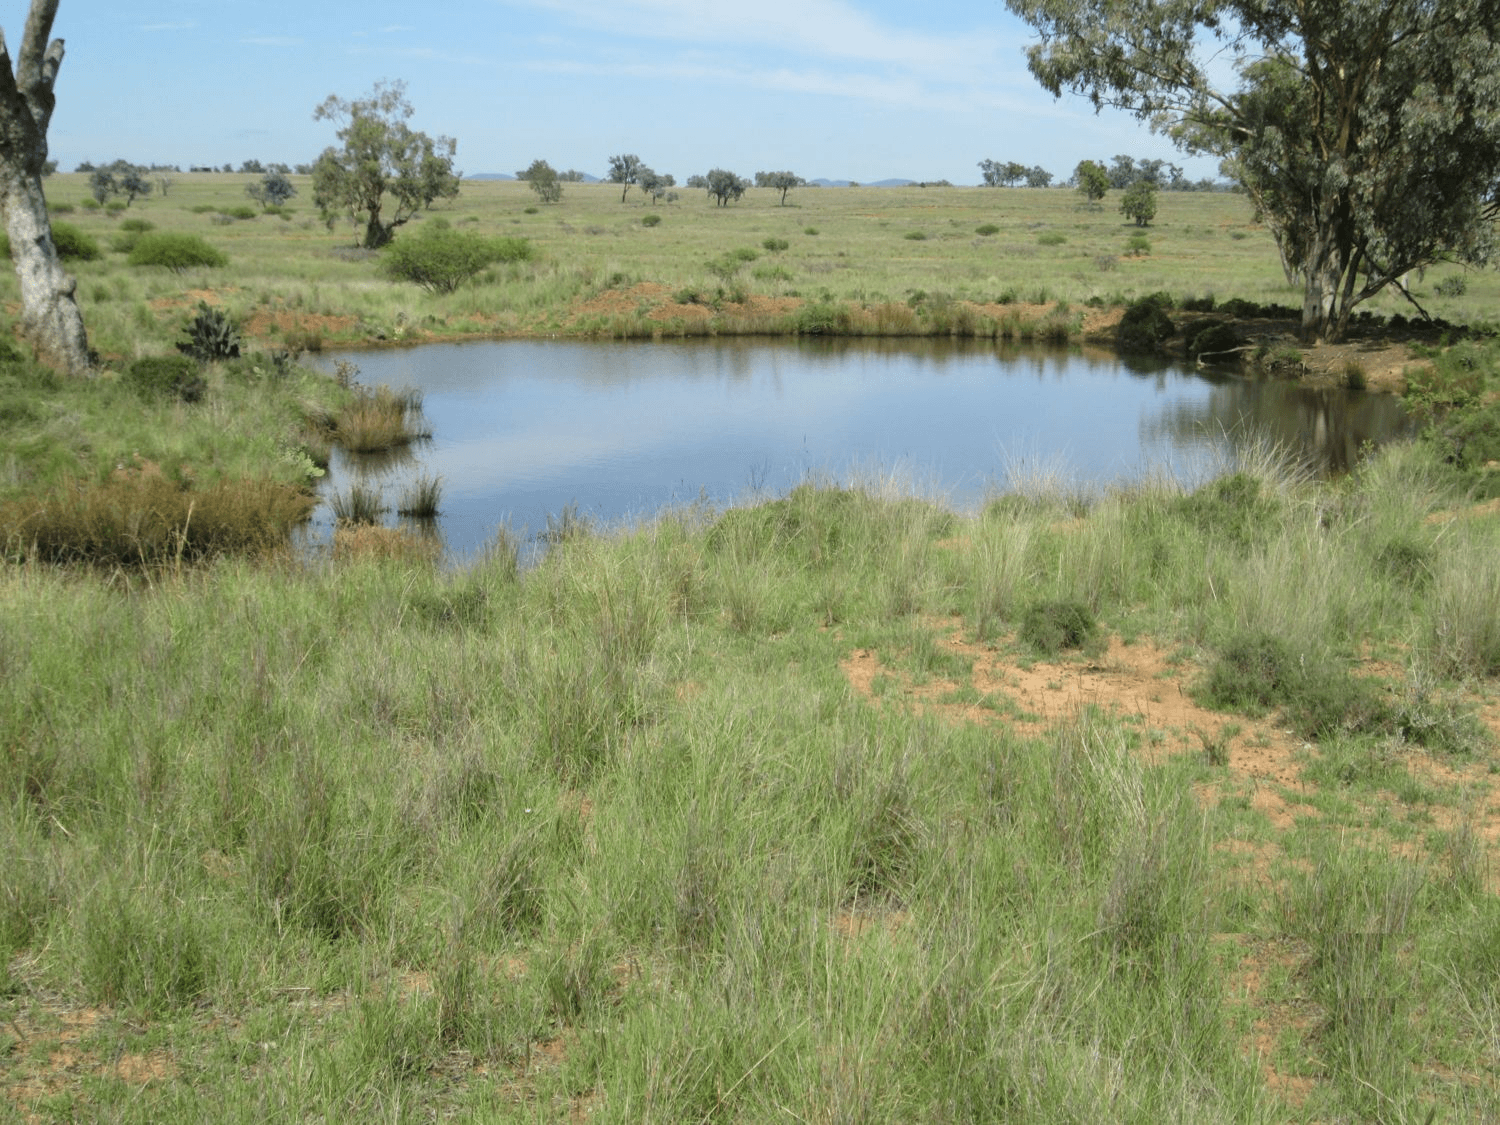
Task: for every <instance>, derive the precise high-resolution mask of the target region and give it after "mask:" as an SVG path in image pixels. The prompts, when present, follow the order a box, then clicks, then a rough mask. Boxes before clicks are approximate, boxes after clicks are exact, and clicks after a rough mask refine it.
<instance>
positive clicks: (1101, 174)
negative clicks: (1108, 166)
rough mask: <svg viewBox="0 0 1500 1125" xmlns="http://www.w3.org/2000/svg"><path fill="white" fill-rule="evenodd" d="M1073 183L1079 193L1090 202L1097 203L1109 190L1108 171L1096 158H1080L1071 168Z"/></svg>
mask: <svg viewBox="0 0 1500 1125" xmlns="http://www.w3.org/2000/svg"><path fill="white" fill-rule="evenodd" d="M1073 183H1074V184H1075V185H1077V187H1078V194H1079V195H1081V196H1083V197H1084V199H1086V200H1088V202H1090V203H1098V202H1099V200H1101V199H1103V198H1104V196H1105V195H1106V194H1107V193H1108V192H1109V173H1108V172H1107V171H1105V169H1104V165H1102V164H1100V163H1099V162H1098V161H1096V160H1080V161H1079V162H1078V167H1077V168H1074V169H1073Z"/></svg>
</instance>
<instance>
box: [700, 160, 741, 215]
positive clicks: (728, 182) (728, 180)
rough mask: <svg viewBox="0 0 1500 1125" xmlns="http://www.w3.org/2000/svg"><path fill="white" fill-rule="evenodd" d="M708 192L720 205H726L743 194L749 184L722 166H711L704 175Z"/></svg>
mask: <svg viewBox="0 0 1500 1125" xmlns="http://www.w3.org/2000/svg"><path fill="white" fill-rule="evenodd" d="M704 179H705V182H706V187H707V190H708V194H709V195H710V196H712V197H713V198H714V199H716V200H717V201H718V204H719V206H720V207H727V206H729V204H730V203H731V202H732V201H733V200H737V199H739V198H740V197H741V196H743V195H744V194H745V189H746V188H748V187H749V186H750V185H749V184H748V183H746V182H745V181H744V180H742V179H741V178H740V177H739V176H737V175H735V174H734V173H733V172H726V171H725V170H724V169H723V168H713V169H710V170H709V173H708V175H707V176H705V177H704Z"/></svg>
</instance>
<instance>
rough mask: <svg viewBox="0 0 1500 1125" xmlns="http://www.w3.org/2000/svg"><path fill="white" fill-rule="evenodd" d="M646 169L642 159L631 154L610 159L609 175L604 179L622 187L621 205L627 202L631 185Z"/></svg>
mask: <svg viewBox="0 0 1500 1125" xmlns="http://www.w3.org/2000/svg"><path fill="white" fill-rule="evenodd" d="M645 167H646V166H645V165H644V164H642V163H641V158H640V157H639V156H636V155H635V154H634V153H631V152H627V153H623V154H621V155H620V156H611V157H610V158H609V175H607V176H605V177H604V178H605V179H607V180H608V181H609V182H610V183H612V184H620V185H621V188H620V202H621V203H624V202H625V197H626V196H627V195H629V194H630V185H631V184H633V183H635V182H636V180H637V179H639V178H640V174H641V169H643V168H645Z"/></svg>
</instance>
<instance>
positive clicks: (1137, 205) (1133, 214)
mask: <svg viewBox="0 0 1500 1125" xmlns="http://www.w3.org/2000/svg"><path fill="white" fill-rule="evenodd" d="M1120 214H1122V215H1124V216H1125V217H1126V218H1127V219H1129V220H1131V221H1132V222H1133V223H1135V225H1136V226H1138V227H1144V226H1149V225H1150V224H1151V220H1152V219H1154V218H1156V184H1154V183H1153V182H1151V181H1150V180H1136V181H1135V183H1133V184H1131V185H1130V186H1129V187H1128V188H1126V189H1125V194H1124V196H1122V197H1121V199H1120Z"/></svg>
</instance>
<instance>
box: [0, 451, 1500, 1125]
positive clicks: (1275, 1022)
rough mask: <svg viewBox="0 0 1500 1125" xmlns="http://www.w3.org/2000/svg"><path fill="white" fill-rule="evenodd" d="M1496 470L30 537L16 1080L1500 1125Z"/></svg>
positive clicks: (9, 746) (304, 1111)
mask: <svg viewBox="0 0 1500 1125" xmlns="http://www.w3.org/2000/svg"><path fill="white" fill-rule="evenodd" d="M1451 479H1452V478H1451V476H1450V474H1449V473H1448V471H1447V470H1446V469H1445V468H1444V467H1442V466H1440V465H1438V464H1436V463H1435V462H1434V461H1433V460H1432V458H1431V456H1430V454H1429V452H1428V451H1427V450H1425V449H1424V448H1422V447H1404V448H1399V449H1392V450H1389V451H1387V452H1386V453H1384V454H1382V455H1381V456H1380V457H1378V458H1376V459H1374V460H1372V461H1371V462H1370V463H1368V464H1367V465H1366V466H1365V467H1364V468H1363V469H1362V470H1361V471H1360V472H1359V473H1358V474H1356V475H1355V476H1354V477H1353V478H1351V479H1349V480H1347V481H1346V482H1344V483H1343V484H1341V485H1339V486H1337V487H1333V488H1330V487H1328V486H1317V485H1310V484H1308V483H1306V482H1301V481H1298V480H1296V479H1294V478H1292V477H1289V476H1287V475H1286V474H1285V473H1283V472H1279V471H1277V470H1276V469H1275V468H1274V466H1269V465H1247V466H1245V467H1244V469H1243V470H1242V471H1241V472H1240V473H1239V474H1237V475H1234V476H1231V477H1227V478H1225V479H1224V480H1222V481H1219V482H1216V483H1214V484H1212V485H1209V486H1206V487H1204V488H1203V489H1201V490H1199V491H1198V492H1196V493H1192V494H1184V493H1183V492H1182V491H1181V490H1180V489H1178V488H1176V487H1174V486H1172V485H1171V484H1170V483H1167V482H1158V483H1154V484H1145V485H1141V486H1138V487H1137V488H1135V489H1134V490H1132V491H1131V492H1129V493H1119V494H1110V495H1098V494H1090V493H1088V492H1087V491H1086V490H1081V489H1077V488H1072V487H1067V486H1065V485H1061V484H1058V483H1055V482H1046V481H1038V482H1032V483H1031V484H1030V485H1029V486H1027V487H1024V488H1022V489H1020V490H1019V491H1018V492H1016V493H1015V494H1013V495H1011V496H1009V497H1005V498H1001V499H998V500H997V501H996V502H994V503H993V504H992V505H990V506H989V507H988V508H987V509H986V510H985V511H984V512H983V513H982V514H981V515H978V516H975V517H973V518H958V517H955V516H954V515H953V514H951V513H949V512H947V511H944V510H942V509H940V508H936V507H933V506H931V505H928V504H926V503H921V502H917V501H914V500H910V499H904V498H901V497H899V496H894V497H893V496H882V495H878V494H877V493H876V492H873V491H871V490H869V489H845V488H834V487H814V486H807V487H804V488H801V489H798V490H797V491H796V492H794V493H792V494H791V495H790V496H788V497H786V498H784V499H782V500H780V501H776V502H774V503H771V504H768V505H765V506H762V507H759V508H754V509H746V510H736V511H731V512H727V513H714V512H706V511H683V512H678V513H672V514H668V515H665V516H664V517H663V518H661V519H660V520H658V521H656V522H654V523H652V524H651V525H649V526H646V527H642V528H640V529H638V530H636V531H634V532H632V533H627V534H623V535H615V536H610V537H598V536H594V535H591V534H589V533H588V532H587V530H586V529H582V528H576V527H575V528H572V529H571V530H570V531H569V532H568V533H567V534H560V535H559V536H558V537H557V542H556V543H555V544H554V547H553V550H552V551H551V553H550V554H549V555H548V556H547V558H546V559H545V560H544V561H543V562H542V563H541V564H540V565H539V566H538V567H537V568H536V569H535V570H532V571H530V572H527V573H525V574H520V573H518V571H517V568H516V566H515V555H514V545H513V544H509V545H508V544H506V543H505V542H504V541H503V540H502V541H499V542H497V544H496V545H495V549H494V551H493V552H492V553H491V555H490V556H489V557H488V558H487V559H486V560H485V561H484V562H483V563H481V564H479V565H477V566H475V567H473V568H471V569H469V570H467V571H464V572H461V573H457V574H453V573H445V572H443V571H441V570H439V569H437V568H435V567H434V565H433V564H432V561H431V559H430V557H428V558H425V559H424V558H422V557H421V555H420V552H416V553H411V554H402V553H400V552H393V551H391V550H388V549H384V548H388V547H389V545H390V544H389V535H390V533H370V534H371V536H372V538H371V539H370V541H369V542H370V543H373V544H375V547H374V548H373V549H371V548H370V547H369V546H368V545H367V547H366V549H364V550H351V551H348V552H346V554H345V555H344V556H343V561H337V562H333V563H330V564H328V565H326V566H323V567H319V568H311V569H310V568H307V567H305V566H302V565H296V564H290V563H286V564H280V565H276V564H267V563H265V562H252V561H245V560H236V559H232V558H226V559H223V560H221V561H219V562H216V563H209V564H204V565H202V566H199V567H195V568H183V569H180V570H176V569H171V568H168V569H165V570H162V569H157V570H154V571H151V572H148V573H147V574H146V575H144V576H142V577H141V578H138V579H136V580H135V581H133V582H129V583H124V584H122V583H121V582H120V581H119V580H118V579H117V580H116V581H115V582H113V583H111V582H108V581H101V580H100V579H99V578H98V577H95V576H93V575H91V574H89V573H86V572H79V571H76V570H68V569H58V568H54V567H50V566H46V565H42V564H39V563H29V564H19V565H11V566H8V567H7V568H6V569H5V570H4V572H3V573H0V646H3V647H0V653H3V660H4V676H3V677H0V716H3V722H4V737H3V745H4V754H3V756H0V802H3V804H0V809H3V813H0V852H3V854H4V855H5V857H6V861H5V863H4V864H3V865H0V954H3V955H0V1106H3V1107H4V1108H3V1111H0V1112H4V1113H7V1114H14V1115H16V1116H19V1117H20V1118H21V1119H23V1120H33V1121H64V1120H69V1121H71V1120H101V1121H106V1120H107V1121H120V1122H132V1121H139V1122H146V1121H150V1122H163V1121H201V1120H205V1119H214V1120H226V1121H241V1120H243V1121H251V1120H289V1119H314V1118H315V1119H321V1120H339V1121H366V1120H372V1119H379V1120H392V1121H417V1120H432V1119H434V1118H440V1117H454V1118H458V1119H464V1120H480V1121H542V1120H584V1119H587V1120H598V1121H619V1122H627V1121H629V1122H638V1121H662V1122H669V1121H670V1122H682V1121H706V1120H721V1121H773V1120H801V1121H855V1120H859V1121H890V1122H905V1121H919V1120H920V1121H987V1120H994V1121H1038V1122H1052V1121H1084V1120H1087V1121H1100V1120H1119V1121H1139V1122H1152V1123H1155V1122H1160V1121H1182V1122H1195V1123H1197V1122H1206V1121H1224V1122H1230V1121H1233V1122H1241V1121H1245V1122H1271V1121H1288V1120H1308V1121H1312V1120H1318V1121H1335V1120H1387V1121H1423V1120H1427V1119H1428V1117H1427V1114H1428V1113H1429V1112H1430V1111H1435V1112H1436V1113H1437V1114H1438V1117H1437V1118H1436V1119H1438V1120H1445V1121H1447V1120H1452V1121H1457V1120H1465V1121H1470V1120H1490V1119H1494V1118H1495V1117H1496V1116H1497V1115H1500V1088H1497V1086H1496V1078H1497V1073H1500V1071H1497V1063H1500V1060H1497V1057H1496V1036H1495V1030H1496V1027H1497V1026H1500V1009H1497V1003H1500V1001H1497V997H1500V988H1497V984H1500V897H1497V895H1496V891H1497V884H1496V875H1495V868H1494V865H1493V862H1492V856H1493V849H1494V847H1495V840H1496V834H1497V830H1500V795H1497V793H1496V791H1495V785H1494V773H1495V770H1496V768H1497V765H1500V758H1497V756H1496V752H1495V747H1494V741H1493V733H1492V731H1493V727H1494V725H1495V722H1496V717H1497V712H1496V702H1495V698H1494V692H1493V688H1494V683H1495V680H1494V677H1495V674H1496V673H1497V671H1500V630H1497V624H1496V623H1497V622H1500V541H1497V537H1500V525H1497V523H1496V521H1495V519H1494V518H1493V516H1490V517H1488V518H1485V517H1482V516H1481V517H1472V516H1467V515H1459V514H1456V513H1457V512H1458V511H1461V508H1462V503H1461V497H1458V496H1455V495H1454V494H1452V493H1451V492H1450V491H1449V482H1450V481H1451ZM1069 628H1071V633H1072V635H1071V636H1070V634H1069ZM1075 645H1076V646H1077V647H1071V646H1075ZM1486 724H1488V725H1486Z"/></svg>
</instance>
